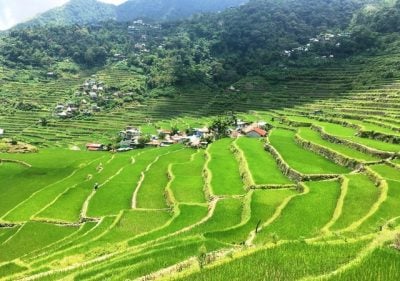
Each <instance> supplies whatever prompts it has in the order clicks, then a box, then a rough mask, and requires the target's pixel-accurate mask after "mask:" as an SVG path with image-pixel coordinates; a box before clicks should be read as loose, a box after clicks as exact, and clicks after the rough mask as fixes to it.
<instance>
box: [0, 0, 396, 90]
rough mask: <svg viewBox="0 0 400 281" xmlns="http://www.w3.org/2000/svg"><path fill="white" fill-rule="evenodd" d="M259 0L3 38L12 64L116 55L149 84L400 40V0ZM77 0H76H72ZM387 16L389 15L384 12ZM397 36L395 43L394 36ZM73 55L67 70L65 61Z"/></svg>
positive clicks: (90, 60) (226, 75)
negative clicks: (167, 18) (167, 17)
mask: <svg viewBox="0 0 400 281" xmlns="http://www.w3.org/2000/svg"><path fill="white" fill-rule="evenodd" d="M368 3H372V4H373V1H369V2H366V1H354V0H333V1H328V0H284V1H273V0H252V1H250V2H249V3H247V4H245V5H242V6H240V7H237V8H232V9H228V10H226V11H224V12H223V13H218V14H204V15H198V16H195V17H193V18H192V19H189V20H181V21H172V22H164V23H162V24H157V23H156V22H154V21H145V22H143V21H139V22H136V24H134V25H133V26H132V22H116V21H112V20H111V21H107V22H103V23H102V24H86V25H85V24H82V25H72V26H69V25H65V26H46V27H25V28H18V29H14V30H12V31H11V32H10V33H9V34H8V36H5V37H3V38H2V39H1V45H2V48H1V49H0V55H1V57H2V58H1V59H2V61H3V63H4V65H6V66H7V67H10V68H36V69H42V70H43V71H55V72H57V71H69V72H77V71H79V69H90V68H93V67H102V66H105V65H107V64H109V63H113V62H115V61H116V60H118V61H119V63H120V64H123V65H125V67H127V68H131V69H134V70H135V71H137V72H139V73H141V74H146V75H147V86H148V87H149V88H164V87H168V86H171V85H172V86H173V85H181V84H186V83H192V82H196V83H198V82H201V83H206V84H207V85H228V84H229V83H232V82H235V81H237V80H239V79H240V78H242V77H244V76H246V75H265V74H266V73H270V69H271V67H278V66H285V65H289V66H290V65H296V64H297V65H304V64H306V65H319V64H326V63H329V62H330V61H332V60H329V58H334V60H337V59H343V58H349V57H350V56H351V55H353V54H355V53H357V54H358V55H360V54H362V53H365V54H368V53H376V52H384V48H383V47H387V46H389V45H390V46H396V44H394V43H395V42H397V41H398V39H399V38H398V34H397V33H395V32H396V31H398V26H399V24H397V23H399V21H400V20H399V19H400V8H399V7H400V4H399V3H400V1H397V2H396V4H395V5H381V6H380V7H381V8H374V6H373V5H367V4H368ZM71 4H73V3H71ZM383 19H385V20H383ZM388 43H390V44H388ZM70 60H71V61H72V62H73V64H71V63H69V64H67V65H68V66H67V67H65V64H64V68H62V69H61V70H60V69H58V68H57V66H58V65H59V64H60V62H65V61H70Z"/></svg>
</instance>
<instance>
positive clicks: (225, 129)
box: [209, 116, 234, 139]
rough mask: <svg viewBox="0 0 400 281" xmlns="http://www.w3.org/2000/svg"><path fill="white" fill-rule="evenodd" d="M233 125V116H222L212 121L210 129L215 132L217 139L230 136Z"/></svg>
mask: <svg viewBox="0 0 400 281" xmlns="http://www.w3.org/2000/svg"><path fill="white" fill-rule="evenodd" d="M232 125H234V123H233V121H232V119H231V118H229V117H227V116H223V117H221V116H220V117H217V118H215V119H214V120H213V121H212V123H211V125H210V127H209V130H210V131H212V132H214V134H215V136H216V138H217V139H220V138H224V137H227V136H229V127H230V126H232Z"/></svg>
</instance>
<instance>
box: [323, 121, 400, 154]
mask: <svg viewBox="0 0 400 281" xmlns="http://www.w3.org/2000/svg"><path fill="white" fill-rule="evenodd" d="M319 125H321V126H322V127H323V128H324V130H325V132H326V133H328V134H330V135H334V136H337V137H339V138H343V139H345V140H349V141H353V142H355V143H359V144H362V145H365V146H367V147H370V148H374V149H377V150H381V151H387V152H400V145H398V144H392V143H386V142H382V141H378V140H374V139H367V138H361V137H358V136H357V130H356V129H353V128H349V127H343V126H341V125H338V124H334V123H327V122H323V123H319Z"/></svg>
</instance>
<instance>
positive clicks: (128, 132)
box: [119, 126, 141, 140]
mask: <svg viewBox="0 0 400 281" xmlns="http://www.w3.org/2000/svg"><path fill="white" fill-rule="evenodd" d="M119 136H120V137H121V138H122V139H123V140H132V139H134V138H137V137H140V136H141V132H140V129H139V128H135V127H132V126H127V127H126V128H125V130H123V131H121V132H119Z"/></svg>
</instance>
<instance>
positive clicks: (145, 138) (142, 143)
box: [138, 135, 150, 148]
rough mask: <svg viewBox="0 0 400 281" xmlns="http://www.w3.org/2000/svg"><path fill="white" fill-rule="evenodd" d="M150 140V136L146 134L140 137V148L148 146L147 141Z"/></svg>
mask: <svg viewBox="0 0 400 281" xmlns="http://www.w3.org/2000/svg"><path fill="white" fill-rule="evenodd" d="M148 142H150V136H148V135H146V136H141V137H140V138H139V139H138V147H139V148H143V147H145V146H146V143H148Z"/></svg>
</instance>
